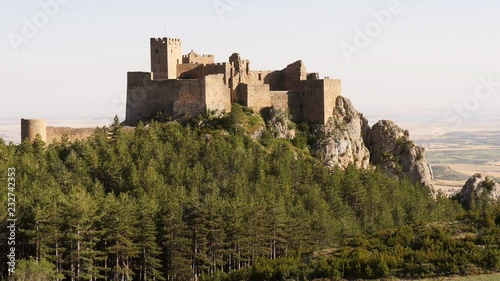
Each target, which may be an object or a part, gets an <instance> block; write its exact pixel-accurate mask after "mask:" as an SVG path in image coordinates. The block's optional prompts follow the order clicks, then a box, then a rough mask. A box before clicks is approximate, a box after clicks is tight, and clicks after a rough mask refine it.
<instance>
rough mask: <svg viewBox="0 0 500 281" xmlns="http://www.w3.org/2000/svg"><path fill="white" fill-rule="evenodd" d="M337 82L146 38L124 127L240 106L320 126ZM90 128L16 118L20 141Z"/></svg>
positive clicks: (131, 78) (295, 66)
mask: <svg viewBox="0 0 500 281" xmlns="http://www.w3.org/2000/svg"><path fill="white" fill-rule="evenodd" d="M340 95H341V81H340V80H333V79H329V78H325V79H320V78H319V74H318V73H307V72H306V68H305V66H304V63H303V62H302V61H300V60H299V61H296V62H294V63H292V64H290V65H288V66H287V67H285V68H284V69H282V70H274V71H261V70H251V69H250V61H249V60H245V59H242V58H241V57H240V55H239V54H237V53H235V54H232V55H231V56H230V57H229V61H228V62H223V63H215V58H214V55H200V54H197V53H195V52H194V51H191V52H190V53H189V54H187V55H183V53H182V43H181V40H180V39H174V38H160V39H157V38H152V39H151V72H129V73H128V75H127V108H126V119H125V122H124V123H125V124H126V125H129V126H136V125H137V124H138V123H139V122H140V121H146V120H149V119H150V118H151V117H153V116H154V115H155V114H157V113H158V112H163V114H165V115H167V116H169V117H172V118H173V119H176V120H183V119H188V118H192V117H195V116H197V115H199V114H204V113H206V112H207V111H212V112H219V113H224V112H226V113H227V112H230V111H231V104H232V103H239V104H241V105H244V106H246V107H248V108H251V109H253V110H254V111H256V112H261V113H265V112H266V110H269V109H271V108H274V109H276V110H283V111H286V112H288V113H289V114H290V117H291V119H292V120H293V121H296V122H301V121H307V122H310V123H316V124H325V123H327V122H328V120H329V119H330V117H332V116H333V109H334V107H335V100H336V98H337V97H338V96H340ZM92 132H93V128H81V129H74V128H61V127H47V125H46V122H45V121H44V120H38V119H29V120H28V119H23V120H21V140H24V139H26V138H28V139H34V138H35V137H36V135H40V136H41V138H42V140H43V141H45V142H47V143H52V141H53V140H54V139H55V140H60V139H61V138H62V137H63V136H64V135H65V136H67V137H69V140H76V139H86V138H88V137H89V136H90V135H91V134H92Z"/></svg>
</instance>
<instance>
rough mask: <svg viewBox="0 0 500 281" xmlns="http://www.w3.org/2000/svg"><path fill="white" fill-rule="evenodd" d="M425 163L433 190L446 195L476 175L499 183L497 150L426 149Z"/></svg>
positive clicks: (471, 147) (499, 151) (471, 148)
mask: <svg viewBox="0 0 500 281" xmlns="http://www.w3.org/2000/svg"><path fill="white" fill-rule="evenodd" d="M427 161H429V163H431V166H432V170H433V172H434V178H435V180H436V182H435V186H434V187H435V189H436V190H441V191H443V192H444V193H446V194H448V195H453V194H455V193H457V192H458V191H460V189H461V188H462V186H463V185H464V184H465V182H466V181H467V180H468V179H469V178H470V177H471V176H472V175H474V174H477V173H484V174H486V175H488V176H490V177H493V178H494V179H496V180H497V181H500V165H499V164H500V163H499V162H500V149H497V148H489V147H486V146H483V145H477V146H471V145H469V146H466V147H464V148H456V147H453V148H428V149H427ZM499 280H500V279H499Z"/></svg>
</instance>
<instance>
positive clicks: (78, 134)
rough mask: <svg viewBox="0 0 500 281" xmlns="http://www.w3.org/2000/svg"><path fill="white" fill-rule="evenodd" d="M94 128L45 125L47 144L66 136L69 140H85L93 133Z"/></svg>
mask: <svg viewBox="0 0 500 281" xmlns="http://www.w3.org/2000/svg"><path fill="white" fill-rule="evenodd" d="M94 131H95V128H69V127H47V144H51V143H53V142H54V141H61V139H62V138H63V136H65V135H66V136H67V137H68V140H69V141H72V142H73V141H76V140H86V139H88V138H89V137H90V136H92V134H93V133H94Z"/></svg>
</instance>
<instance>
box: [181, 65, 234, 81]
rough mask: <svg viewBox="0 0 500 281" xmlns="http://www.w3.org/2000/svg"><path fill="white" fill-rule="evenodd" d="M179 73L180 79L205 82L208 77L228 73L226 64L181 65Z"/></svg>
mask: <svg viewBox="0 0 500 281" xmlns="http://www.w3.org/2000/svg"><path fill="white" fill-rule="evenodd" d="M177 72H178V74H179V78H180V79H200V80H203V79H204V78H205V76H207V75H213V74H224V75H226V73H227V64H226V63H217V64H207V65H202V64H180V65H177Z"/></svg>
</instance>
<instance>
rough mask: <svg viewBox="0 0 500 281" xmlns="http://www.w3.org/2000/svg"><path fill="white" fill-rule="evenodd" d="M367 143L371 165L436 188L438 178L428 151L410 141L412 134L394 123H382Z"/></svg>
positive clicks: (373, 128) (372, 129)
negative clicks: (427, 158)
mask: <svg viewBox="0 0 500 281" xmlns="http://www.w3.org/2000/svg"><path fill="white" fill-rule="evenodd" d="M365 143H366V145H367V147H368V149H369V150H370V152H371V163H372V164H373V165H375V166H376V167H377V168H378V169H381V170H382V171H384V172H385V173H386V174H388V175H391V176H396V177H399V176H403V175H405V176H407V177H408V178H409V179H410V180H412V181H413V182H416V183H421V184H423V185H426V186H429V187H431V188H432V187H433V183H434V176H433V174H432V169H431V167H430V165H429V163H427V161H426V160H425V149H424V148H423V147H420V146H417V145H415V144H414V143H413V142H412V141H411V140H410V136H409V132H408V131H406V130H403V129H401V128H400V127H399V126H397V125H396V124H395V123H394V122H392V121H387V120H382V121H379V122H378V123H377V124H375V125H373V127H372V128H371V130H369V132H368V134H366V135H365Z"/></svg>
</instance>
